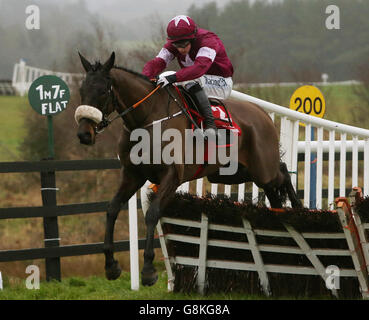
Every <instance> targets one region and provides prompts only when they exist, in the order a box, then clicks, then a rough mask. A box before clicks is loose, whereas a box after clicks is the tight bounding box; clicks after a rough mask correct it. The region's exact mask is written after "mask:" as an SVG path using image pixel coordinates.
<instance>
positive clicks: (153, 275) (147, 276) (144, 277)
mask: <svg viewBox="0 0 369 320" xmlns="http://www.w3.org/2000/svg"><path fill="white" fill-rule="evenodd" d="M156 281H158V273H157V272H156V271H153V272H145V273H144V272H141V282H142V285H143V286H152V285H154V284H155V283H156Z"/></svg>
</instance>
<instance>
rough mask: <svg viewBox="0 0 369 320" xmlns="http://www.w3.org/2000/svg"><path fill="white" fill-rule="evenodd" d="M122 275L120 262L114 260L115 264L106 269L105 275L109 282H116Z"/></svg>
mask: <svg viewBox="0 0 369 320" xmlns="http://www.w3.org/2000/svg"><path fill="white" fill-rule="evenodd" d="M121 273H122V269H121V268H120V266H119V263H118V261H116V260H114V263H113V264H112V265H111V266H110V267H106V268H105V275H106V278H107V279H108V280H116V279H118V278H119V276H120V274H121Z"/></svg>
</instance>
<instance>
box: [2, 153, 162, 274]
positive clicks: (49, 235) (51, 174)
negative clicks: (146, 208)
mask: <svg viewBox="0 0 369 320" xmlns="http://www.w3.org/2000/svg"><path fill="white" fill-rule="evenodd" d="M119 168H120V163H119V161H118V160H115V159H109V160H71V161H55V160H43V161H37V162H0V173H22V172H39V173H40V178H41V195H42V204H43V205H42V206H41V207H15V208H0V220H1V219H19V218H36V217H40V218H43V227H44V243H45V247H44V248H35V249H34V248H32V249H23V250H2V251H0V262H10V261H20V260H32V259H45V266H46V279H47V281H49V280H52V279H54V280H61V267H60V257H68V256H81V255H88V254H98V253H103V247H104V243H102V242H100V243H88V244H79V245H66V246H60V243H59V242H60V238H59V227H58V216H66V215H75V214H88V213H96V212H105V211H106V210H107V207H108V202H107V201H105V202H92V203H79V204H68V205H59V206H58V205H57V201H56V191H57V187H56V179H55V172H56V171H82V170H104V169H119ZM137 202H138V203H137V208H141V201H137ZM125 209H128V205H127V204H126V205H124V206H122V210H125ZM138 245H139V249H143V248H144V246H145V239H140V240H139V241H138ZM155 248H160V243H159V240H158V239H155ZM114 251H116V252H117V251H129V240H125V241H116V242H114Z"/></svg>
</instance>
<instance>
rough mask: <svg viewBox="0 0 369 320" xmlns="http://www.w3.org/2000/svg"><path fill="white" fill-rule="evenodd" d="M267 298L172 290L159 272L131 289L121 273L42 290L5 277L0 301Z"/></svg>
mask: <svg viewBox="0 0 369 320" xmlns="http://www.w3.org/2000/svg"><path fill="white" fill-rule="evenodd" d="M245 299H265V297H263V296H246V295H243V294H240V293H233V294H211V295H207V296H201V295H200V294H197V293H191V295H189V294H184V293H173V292H168V290H167V276H166V273H165V272H164V271H162V272H160V273H159V279H158V282H157V283H156V284H155V285H154V286H151V287H143V286H140V289H139V290H138V291H133V290H131V284H130V275H129V273H127V272H124V273H122V275H121V276H120V278H118V279H117V280H114V281H109V280H106V279H105V278H103V277H98V276H91V277H87V278H82V277H70V278H65V279H63V280H62V281H60V282H58V281H50V282H45V281H41V283H40V289H27V288H26V284H25V279H20V278H11V279H5V281H4V289H3V290H0V300H245Z"/></svg>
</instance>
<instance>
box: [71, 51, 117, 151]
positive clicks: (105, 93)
mask: <svg viewBox="0 0 369 320" xmlns="http://www.w3.org/2000/svg"><path fill="white" fill-rule="evenodd" d="M78 54H79V56H80V59H81V62H82V65H83V68H84V69H85V70H86V79H85V80H84V81H83V83H82V86H81V88H80V95H81V105H80V106H79V107H78V108H77V109H76V112H75V119H76V121H77V123H78V133H77V136H78V138H79V140H80V142H81V143H83V144H87V145H93V144H94V143H95V137H96V133H97V125H98V124H99V123H100V122H101V121H102V120H103V119H105V118H106V117H107V116H108V115H109V114H110V113H112V112H113V111H114V105H113V93H112V79H111V77H110V75H109V72H110V69H111V68H113V66H114V60H115V53H114V52H113V53H112V54H111V56H110V58H109V59H108V60H107V61H106V62H105V63H104V64H101V63H99V62H96V63H95V65H92V64H91V63H90V62H89V61H88V60H87V59H86V58H84V57H83V56H82V55H81V54H80V53H78Z"/></svg>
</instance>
